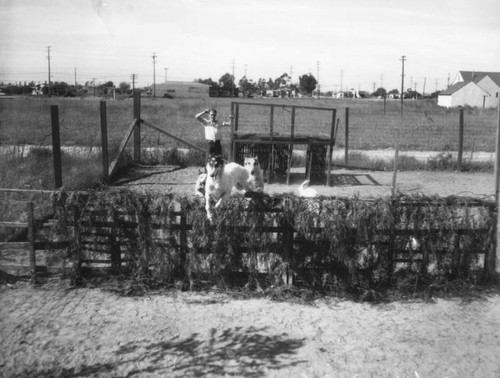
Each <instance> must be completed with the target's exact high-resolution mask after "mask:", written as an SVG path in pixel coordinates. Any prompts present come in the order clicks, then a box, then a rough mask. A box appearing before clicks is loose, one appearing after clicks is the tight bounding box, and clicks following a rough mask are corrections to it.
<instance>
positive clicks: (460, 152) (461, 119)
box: [457, 108, 464, 172]
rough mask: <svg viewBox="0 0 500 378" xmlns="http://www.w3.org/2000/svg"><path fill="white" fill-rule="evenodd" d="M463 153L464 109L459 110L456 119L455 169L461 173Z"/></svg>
mask: <svg viewBox="0 0 500 378" xmlns="http://www.w3.org/2000/svg"><path fill="white" fill-rule="evenodd" d="M463 151H464V109H463V108H460V113H459V117H458V159H457V169H458V171H459V172H460V171H462V155H463Z"/></svg>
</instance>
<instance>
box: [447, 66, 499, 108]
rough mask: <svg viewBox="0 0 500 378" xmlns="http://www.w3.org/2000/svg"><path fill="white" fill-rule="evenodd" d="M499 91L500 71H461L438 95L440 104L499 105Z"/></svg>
mask: <svg viewBox="0 0 500 378" xmlns="http://www.w3.org/2000/svg"><path fill="white" fill-rule="evenodd" d="M499 92H500V72H474V71H460V72H459V73H458V75H457V77H456V79H455V80H454V81H453V84H452V85H451V86H450V87H449V88H448V89H446V90H445V91H443V92H441V93H440V94H439V95H438V105H439V106H444V107H447V108H450V107H455V106H466V105H468V106H477V107H479V108H492V107H497V106H498V101H499Z"/></svg>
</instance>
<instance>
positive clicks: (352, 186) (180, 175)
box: [116, 166, 495, 199]
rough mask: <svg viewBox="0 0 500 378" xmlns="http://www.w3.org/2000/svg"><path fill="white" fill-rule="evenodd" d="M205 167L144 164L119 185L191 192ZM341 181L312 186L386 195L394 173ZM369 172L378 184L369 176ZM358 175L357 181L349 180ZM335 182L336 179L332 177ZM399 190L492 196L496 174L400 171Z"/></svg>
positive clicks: (286, 189) (346, 173) (295, 181)
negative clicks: (180, 167) (342, 182)
mask: <svg viewBox="0 0 500 378" xmlns="http://www.w3.org/2000/svg"><path fill="white" fill-rule="evenodd" d="M303 170H304V169H295V170H294V171H295V173H294V175H293V177H292V182H291V185H288V186H287V185H284V184H279V183H273V184H266V186H265V188H264V191H265V192H266V193H269V194H273V193H295V194H298V192H297V189H298V186H299V185H300V183H302V181H303V180H304V179H305V177H304V174H303V173H304V172H303ZM201 171H202V168H197V167H190V168H186V169H178V168H176V167H173V166H157V167H141V168H139V169H133V170H130V172H129V176H127V177H124V178H122V179H121V180H120V181H119V182H118V183H117V184H116V185H117V186H120V187H125V188H129V189H132V190H140V191H142V190H152V191H158V192H174V193H179V194H186V193H192V194H193V195H194V186H195V182H196V179H197V177H198V174H199V173H200V172H201ZM333 175H334V176H336V177H338V178H339V180H338V181H340V182H341V181H342V179H343V180H344V182H345V184H340V185H334V186H331V187H327V186H325V185H313V186H311V187H312V188H314V189H315V190H316V191H317V192H318V193H319V194H320V195H328V196H353V195H356V196H360V197H386V196H390V195H391V191H392V182H393V173H392V172H380V171H362V170H346V169H338V170H335V171H333ZM367 175H369V176H370V177H371V178H373V179H374V180H375V181H376V183H377V184H378V185H376V184H374V183H373V182H372V181H370V180H369V179H368V178H367ZM350 177H355V178H356V180H357V182H355V181H354V180H352V179H350V180H348V179H349V178H350ZM332 182H333V179H332ZM396 185H397V189H398V191H400V192H402V193H406V194H412V193H421V194H424V195H431V196H432V195H440V196H443V197H444V196H469V197H478V198H490V199H493V196H494V194H495V175H494V174H492V173H457V172H429V171H411V172H399V173H398V174H397V177H396Z"/></svg>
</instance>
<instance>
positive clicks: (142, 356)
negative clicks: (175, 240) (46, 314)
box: [22, 327, 306, 377]
mask: <svg viewBox="0 0 500 378" xmlns="http://www.w3.org/2000/svg"><path fill="white" fill-rule="evenodd" d="M303 345H304V339H292V338H289V337H288V336H287V334H279V335H269V328H268V327H264V328H255V327H247V328H244V327H236V328H228V329H224V330H221V331H219V330H216V329H213V328H212V329H211V330H210V335H208V337H207V335H204V336H203V335H200V334H198V333H193V334H192V335H190V336H189V337H186V338H180V337H174V338H173V339H171V340H168V341H161V342H155V343H150V342H149V341H148V340H140V341H134V342H130V343H128V344H125V345H121V346H119V347H118V350H117V351H116V352H115V355H113V356H109V360H108V361H106V362H105V363H96V364H93V365H88V366H80V367H74V368H69V369H68V368H63V367H56V368H54V369H52V370H44V371H40V370H38V371H24V372H23V373H22V376H24V377H34V376H37V377H40V376H44V377H45V376H47V377H48V376H50V377H87V376H90V375H97V376H105V375H107V374H109V375H110V376H117V375H119V376H122V374H124V376H127V377H131V376H139V377H140V376H142V375H144V374H159V375H165V376H179V377H187V376H189V377H198V376H199V377H201V376H206V375H213V376H226V375H233V376H239V377H261V376H265V375H266V372H268V371H269V370H274V369H282V368H286V367H292V366H296V365H299V364H302V363H305V362H306V361H300V360H299V361H297V360H296V359H294V358H293V357H294V356H295V355H296V354H297V352H298V350H299V349H300V348H301V347H302V346H303ZM103 357H104V358H106V356H103Z"/></svg>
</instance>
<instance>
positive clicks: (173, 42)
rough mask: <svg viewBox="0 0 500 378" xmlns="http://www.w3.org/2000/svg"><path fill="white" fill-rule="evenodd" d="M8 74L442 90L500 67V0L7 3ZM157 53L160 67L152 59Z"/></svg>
mask: <svg viewBox="0 0 500 378" xmlns="http://www.w3.org/2000/svg"><path fill="white" fill-rule="evenodd" d="M0 15H1V23H0V81H7V82H9V81H24V80H27V81H31V80H34V81H42V82H43V81H46V80H47V79H48V59H47V56H48V49H47V47H48V46H50V56H51V59H50V65H51V73H52V80H54V81H66V82H69V83H73V82H74V80H75V71H76V77H77V81H78V82H79V83H83V82H85V81H89V80H92V79H93V78H95V79H96V82H98V83H99V82H104V81H108V80H111V81H113V82H115V83H116V84H118V83H120V82H122V81H127V82H130V81H131V79H130V77H131V74H136V75H138V85H148V84H151V83H152V82H153V73H154V72H155V73H156V82H161V81H164V80H165V75H167V78H168V80H182V81H192V80H194V79H197V78H202V79H206V78H209V77H210V78H212V79H213V80H218V79H219V78H220V77H221V76H222V75H223V74H224V73H233V72H234V75H235V77H236V80H239V79H240V78H241V77H242V76H243V75H245V74H246V76H247V77H248V78H249V79H254V80H258V79H259V78H261V77H263V78H266V79H268V78H273V79H275V78H277V77H279V76H281V75H282V74H283V73H288V74H291V76H292V80H293V81H297V80H298V76H299V75H303V74H307V73H311V74H313V75H314V76H315V77H316V78H317V79H319V82H320V84H321V88H322V90H337V89H340V87H341V85H342V88H343V89H345V88H351V87H352V88H356V89H361V90H368V91H372V90H373V86H374V85H375V86H376V87H379V86H381V85H382V86H383V87H385V88H387V89H388V90H390V89H394V88H400V87H401V68H402V67H401V57H402V56H403V55H404V56H406V60H405V87H406V88H408V87H409V86H410V85H411V86H412V88H414V89H415V86H416V89H417V90H418V91H422V89H423V86H424V83H425V91H426V92H431V91H434V90H435V89H443V88H445V87H446V85H447V81H448V76H450V79H451V80H453V79H454V77H455V75H456V74H457V72H458V71H459V70H476V71H500V22H499V18H498V17H499V15H500V1H498V0H411V1H409V0H351V1H346V0H342V1H339V0H300V1H299V0H210V1H208V0H0ZM153 53H155V55H156V58H155V62H156V64H155V65H153Z"/></svg>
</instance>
